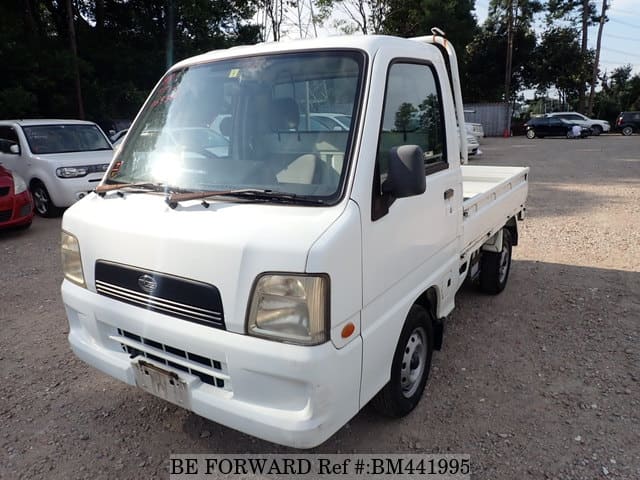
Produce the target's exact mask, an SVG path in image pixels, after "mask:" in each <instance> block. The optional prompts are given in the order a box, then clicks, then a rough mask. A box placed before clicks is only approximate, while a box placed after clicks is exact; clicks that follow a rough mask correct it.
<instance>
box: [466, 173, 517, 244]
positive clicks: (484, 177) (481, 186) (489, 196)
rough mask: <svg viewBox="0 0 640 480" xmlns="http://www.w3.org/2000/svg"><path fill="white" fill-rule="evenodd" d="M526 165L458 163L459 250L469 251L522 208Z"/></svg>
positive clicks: (484, 240) (485, 239)
mask: <svg viewBox="0 0 640 480" xmlns="http://www.w3.org/2000/svg"><path fill="white" fill-rule="evenodd" d="M528 176H529V168H528V167H488V166H478V165H463V166H462V190H463V195H464V202H463V204H462V209H463V223H462V227H463V232H462V238H463V246H464V248H463V253H469V252H473V251H474V250H476V249H478V248H479V247H480V246H481V245H482V244H483V243H484V242H486V241H487V239H489V238H490V237H491V236H492V235H493V234H494V233H496V232H497V231H498V230H499V229H500V228H502V227H503V226H504V224H505V222H506V221H507V220H508V219H509V218H511V217H513V216H514V215H517V214H518V213H519V212H521V211H522V210H524V205H525V201H526V199H527V191H528V188H529V184H528V181H527V179H528Z"/></svg>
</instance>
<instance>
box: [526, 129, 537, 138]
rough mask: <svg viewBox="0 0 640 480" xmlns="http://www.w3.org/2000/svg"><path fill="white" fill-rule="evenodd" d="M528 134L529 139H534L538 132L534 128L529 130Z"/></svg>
mask: <svg viewBox="0 0 640 480" xmlns="http://www.w3.org/2000/svg"><path fill="white" fill-rule="evenodd" d="M526 135H527V138H528V139H529V140H533V139H534V138H535V137H536V132H534V131H533V130H527V134H526Z"/></svg>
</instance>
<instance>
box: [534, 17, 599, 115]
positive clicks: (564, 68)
mask: <svg viewBox="0 0 640 480" xmlns="http://www.w3.org/2000/svg"><path fill="white" fill-rule="evenodd" d="M578 38H579V35H578V31H577V30H576V29H575V28H572V27H554V26H552V27H550V28H549V29H547V30H546V31H545V32H544V33H543V34H542V38H541V40H540V44H539V45H538V46H537V48H536V50H535V54H534V57H533V67H534V68H533V70H534V72H533V78H534V79H535V83H536V86H537V88H538V91H539V92H540V93H543V94H544V95H546V92H547V90H548V89H549V88H555V89H557V90H558V92H559V93H560V99H561V104H562V107H561V108H568V104H570V108H576V107H577V106H578V105H577V103H578V98H579V92H580V89H581V88H582V87H583V79H584V78H585V76H587V75H589V74H590V72H591V71H592V69H593V52H592V51H588V52H587V55H586V58H585V57H584V56H583V55H582V52H581V47H580V43H579V42H578Z"/></svg>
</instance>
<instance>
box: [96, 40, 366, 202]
mask: <svg viewBox="0 0 640 480" xmlns="http://www.w3.org/2000/svg"><path fill="white" fill-rule="evenodd" d="M363 64H364V54H363V53H362V52H359V51H355V50H344V51H330V52H300V53H289V54H273V55H263V56H253V57H246V58H239V59H230V60H220V61H214V62H210V63H206V64H200V65H196V66H192V67H186V68H183V69H181V70H177V71H173V72H170V73H169V74H167V75H166V76H165V77H164V78H163V79H162V81H161V82H160V84H159V85H158V87H157V88H156V89H155V91H154V93H153V94H152V96H151V98H150V99H149V101H148V102H147V104H146V106H145V108H144V110H143V112H142V113H141V114H140V116H139V118H138V120H137V121H136V122H135V125H134V126H133V127H132V131H131V132H130V133H129V135H128V137H127V139H126V141H125V143H124V144H123V146H122V149H121V151H120V153H119V155H118V158H117V161H116V162H115V163H114V165H113V167H112V169H111V171H110V172H109V174H108V175H107V179H108V180H107V183H111V184H112V183H139V182H161V183H164V184H166V185H168V186H171V187H175V188H179V189H181V191H185V190H186V191H194V192H198V191H209V190H223V189H227V190H235V189H247V188H255V189H264V190H270V191H277V192H282V193H287V194H292V195H295V196H296V197H297V198H302V197H314V198H322V199H324V200H332V199H334V200H335V199H337V198H338V197H339V196H340V193H341V191H342V185H343V182H344V178H345V176H346V173H345V172H346V170H347V164H348V159H349V155H350V150H351V148H350V146H351V143H352V137H353V126H352V124H351V122H350V118H351V117H352V116H353V115H355V114H356V111H357V108H358V105H359V103H360V98H359V96H360V92H361V84H362V76H363V73H362V70H363ZM326 119H330V120H331V119H337V120H338V122H329V121H327V122H325V121H317V120H326ZM354 123H355V122H354Z"/></svg>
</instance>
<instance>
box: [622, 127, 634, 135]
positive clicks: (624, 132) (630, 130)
mask: <svg viewBox="0 0 640 480" xmlns="http://www.w3.org/2000/svg"><path fill="white" fill-rule="evenodd" d="M632 133H633V127H631V126H629V125H627V126H626V127H622V135H624V136H625V137H628V136H629V135H631V134H632Z"/></svg>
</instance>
